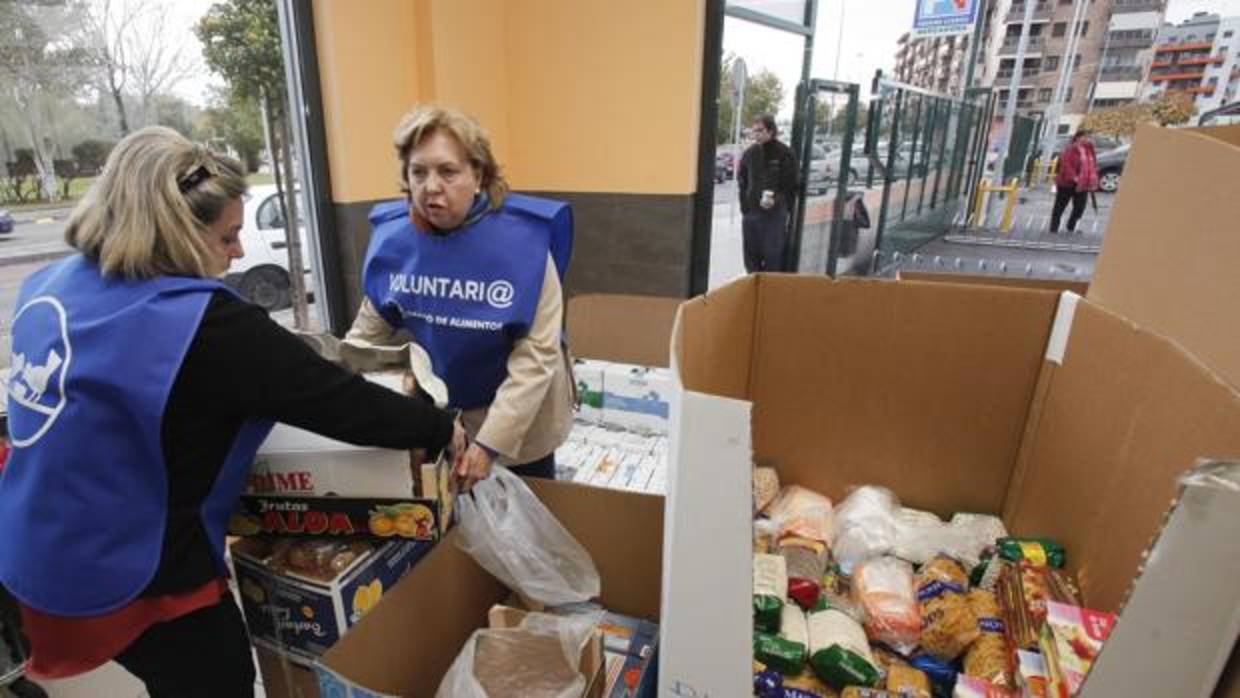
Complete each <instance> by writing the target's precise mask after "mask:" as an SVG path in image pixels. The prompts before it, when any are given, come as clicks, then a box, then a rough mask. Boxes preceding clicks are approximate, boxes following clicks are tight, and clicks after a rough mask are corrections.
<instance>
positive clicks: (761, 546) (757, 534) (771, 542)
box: [753, 519, 779, 555]
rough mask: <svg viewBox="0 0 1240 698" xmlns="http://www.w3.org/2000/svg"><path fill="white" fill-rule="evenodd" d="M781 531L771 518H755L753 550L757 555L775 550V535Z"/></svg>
mask: <svg viewBox="0 0 1240 698" xmlns="http://www.w3.org/2000/svg"><path fill="white" fill-rule="evenodd" d="M778 532H779V528H778V526H776V525H775V522H774V521H771V520H770V519H754V522H753V552H754V554H755V555H759V554H763V555H765V554H767V553H770V552H772V551H774V550H775V535H776V534H777V533H778Z"/></svg>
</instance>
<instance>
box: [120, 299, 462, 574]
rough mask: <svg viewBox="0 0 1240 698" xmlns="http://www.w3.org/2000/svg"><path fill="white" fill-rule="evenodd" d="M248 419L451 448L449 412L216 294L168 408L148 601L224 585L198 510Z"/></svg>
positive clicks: (367, 440) (370, 440) (397, 445)
mask: <svg viewBox="0 0 1240 698" xmlns="http://www.w3.org/2000/svg"><path fill="white" fill-rule="evenodd" d="M251 418H260V419H271V420H275V421H279V422H285V423H287V424H291V425H293V426H297V427H301V428H302V429H306V430H309V431H313V432H316V433H319V434H322V435H324V436H328V437H331V438H334V439H338V440H340V441H346V442H349V443H353V444H358V445H364V446H378V447H382V448H393V449H412V448H426V449H427V450H429V451H431V452H434V451H438V450H440V449H442V448H443V447H444V446H445V445H447V444H448V442H449V441H450V440H451V438H452V425H453V419H452V416H451V415H450V414H449V413H448V412H446V411H444V410H440V409H437V408H435V407H434V406H432V405H431V404H429V403H428V402H426V401H423V400H420V399H417V398H411V397H406V396H404V395H400V394H398V393H395V392H392V391H390V390H388V389H386V388H383V387H382V386H379V385H376V384H374V383H371V382H370V381H367V380H366V379H364V378H362V377H360V376H357V375H354V374H352V373H349V372H348V371H346V370H344V369H342V368H340V367H338V366H336V365H335V364H332V363H331V362H329V361H326V360H324V359H322V358H320V357H319V356H318V355H317V354H315V352H314V351H313V350H312V349H311V348H310V347H309V346H307V345H306V344H305V343H304V342H302V341H301V340H300V339H298V338H297V337H296V336H294V335H293V334H291V333H290V332H288V331H287V330H285V329H284V328H282V327H280V326H279V325H277V324H276V323H275V322H273V321H272V320H271V319H270V318H268V317H267V315H266V314H265V313H264V312H263V311H262V310H261V309H260V308H258V307H257V306H254V305H250V304H249V303H245V302H243V301H241V300H238V299H237V298H235V297H234V296H232V295H231V294H227V293H216V294H215V295H214V296H213V297H212V299H211V301H210V303H209V304H208V306H207V309H206V312H205V313H204V314H203V318H202V321H201V322H200V323H199V326H198V331H197V333H196V334H195V336H194V339H193V342H192V343H191V345H190V347H189V349H188V351H187V352H186V355H185V359H184V361H182V363H181V368H180V371H179V373H178V374H177V377H176V381H175V383H174V384H173V386H172V390H171V392H170V394H169V397H168V403H167V405H166V407H165V409H164V418H163V424H162V427H161V437H162V441H163V454H164V461H165V463H166V464H167V468H168V503H169V506H168V521H167V527H166V529H165V532H164V542H163V551H162V554H161V559H160V564H159V569H158V571H157V572H156V575H155V578H154V579H153V580H152V582H151V584H150V585H148V587H147V588H146V589H145V590H144V591H143V595H144V596H154V595H160V594H168V593H176V592H181V591H186V590H190V589H194V588H197V587H199V586H201V585H202V584H205V583H207V582H209V581H210V580H211V579H213V578H215V577H218V576H219V570H218V569H217V568H216V566H215V558H214V556H213V554H212V552H211V545H210V542H209V541H208V540H207V536H206V532H205V530H204V529H203V527H202V522H201V518H200V516H201V512H200V510H201V507H202V503H203V501H204V500H205V499H206V497H207V494H208V493H209V492H210V490H211V486H212V485H213V484H214V482H215V480H216V477H217V476H218V475H219V471H220V468H221V466H222V465H223V463H224V460H225V458H226V457H227V454H228V451H229V449H230V448H231V446H232V443H233V440H234V439H235V438H236V436H237V431H238V429H240V427H241V425H242V423H243V422H244V421H245V420H247V419H251ZM393 494H396V493H393Z"/></svg>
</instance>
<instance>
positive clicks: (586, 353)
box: [565, 294, 684, 367]
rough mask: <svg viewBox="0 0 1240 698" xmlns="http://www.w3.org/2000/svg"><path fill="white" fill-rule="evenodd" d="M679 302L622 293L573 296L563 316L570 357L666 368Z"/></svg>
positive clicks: (677, 300)
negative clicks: (669, 342)
mask: <svg viewBox="0 0 1240 698" xmlns="http://www.w3.org/2000/svg"><path fill="white" fill-rule="evenodd" d="M683 300H684V299H682V298H662V297H658V296H627V295H622V294H584V295H580V296H574V297H573V298H571V299H570V300H569V301H568V311H567V313H566V314H565V323H566V325H567V327H568V341H569V347H570V349H571V351H572V353H573V356H576V357H578V358H587V359H601V360H603V361H617V362H621V363H630V364H638V365H641V366H663V367H666V366H667V359H668V356H667V345H668V339H669V338H670V337H671V336H672V325H673V324H674V323H675V322H676V309H677V308H679V307H680V304H681V302H682V301H683Z"/></svg>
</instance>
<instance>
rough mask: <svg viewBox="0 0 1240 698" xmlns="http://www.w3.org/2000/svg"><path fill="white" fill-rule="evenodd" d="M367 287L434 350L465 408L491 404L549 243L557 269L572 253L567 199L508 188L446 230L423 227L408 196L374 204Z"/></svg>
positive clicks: (529, 317) (525, 321) (438, 370)
mask: <svg viewBox="0 0 1240 698" xmlns="http://www.w3.org/2000/svg"><path fill="white" fill-rule="evenodd" d="M370 223H371V226H372V232H371V238H370V248H369V250H368V251H367V252H366V262H365V264H364V265H363V267H362V286H363V289H364V291H365V293H366V297H367V298H369V299H370V302H371V303H372V304H373V305H374V306H375V308H376V309H377V310H378V311H379V313H380V314H381V315H382V316H383V317H384V319H386V320H387V321H388V323H389V324H391V325H392V326H393V327H397V328H400V327H404V328H406V329H408V330H409V332H410V333H412V334H413V337H414V339H416V340H417V342H418V344H419V345H421V346H422V348H423V349H425V350H426V353H427V354H429V355H430V357H431V363H432V368H433V369H434V371H435V375H437V376H439V377H440V378H441V379H443V381H444V382H445V383H446V384H447V386H448V403H449V405H451V406H452V407H456V408H460V409H473V408H477V407H485V406H487V405H489V404H491V401H492V400H494V398H495V391H496V390H497V389H498V388H499V386H500V383H502V382H503V381H504V379H505V378H506V377H507V375H508V369H507V362H508V355H509V354H510V353H511V351H512V347H513V344H514V343H515V342H516V341H517V340H518V339H520V338H522V337H524V336H525V335H526V334H527V333H528V332H529V329H530V325H531V323H532V322H533V320H534V314H535V311H536V310H537V308H538V297H539V294H540V293H541V292H542V285H543V278H544V276H545V275H546V267H547V253H548V252H550V253H551V256H552V260H553V261H554V263H555V267H556V271H557V272H558V273H559V275H560V278H564V272H565V270H566V269H567V268H568V260H569V257H570V256H571V255H572V238H573V218H572V210H571V209H570V208H569V206H568V204H566V203H563V202H559V201H551V200H549V199H539V198H535V197H532V196H522V195H519V194H509V195H508V196H506V197H505V198H504V205H503V206H502V207H501V208H500V209H499V210H497V211H491V212H488V213H486V214H484V215H483V216H482V217H481V218H479V219H478V220H477V221H476V222H474V223H472V224H470V225H466V226H464V227H462V228H460V229H458V230H456V231H453V232H451V233H449V234H448V235H432V234H429V233H422V232H418V230H417V229H416V228H415V227H414V224H413V222H412V221H411V220H410V219H409V208H408V204H407V203H406V202H404V201H392V202H387V203H383V204H379V205H378V206H375V207H374V209H372V210H371V212H370Z"/></svg>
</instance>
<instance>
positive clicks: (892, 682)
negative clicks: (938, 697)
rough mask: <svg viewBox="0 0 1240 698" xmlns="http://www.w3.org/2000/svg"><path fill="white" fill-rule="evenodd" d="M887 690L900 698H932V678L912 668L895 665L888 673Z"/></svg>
mask: <svg viewBox="0 0 1240 698" xmlns="http://www.w3.org/2000/svg"><path fill="white" fill-rule="evenodd" d="M886 686H887V690H888V691H889V692H890V693H891V695H893V696H900V698H931V694H930V677H928V676H926V674H925V672H923V671H921V670H920V669H914V668H913V667H911V666H900V665H893V666H892V667H891V668H890V670H889V671H888V672H887V683H886Z"/></svg>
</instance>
